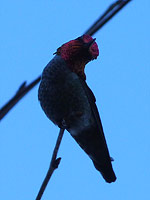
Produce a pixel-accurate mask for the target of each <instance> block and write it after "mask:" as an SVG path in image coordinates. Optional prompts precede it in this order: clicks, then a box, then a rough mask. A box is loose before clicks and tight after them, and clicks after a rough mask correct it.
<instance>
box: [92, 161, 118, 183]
mask: <svg viewBox="0 0 150 200" xmlns="http://www.w3.org/2000/svg"><path fill="white" fill-rule="evenodd" d="M93 164H94V166H95V168H96V169H97V170H98V171H99V172H100V173H101V174H102V176H103V178H104V179H105V181H106V182H107V183H111V182H115V181H116V175H115V173H114V171H113V169H112V166H111V165H105V166H102V165H100V164H98V163H96V162H95V161H93Z"/></svg>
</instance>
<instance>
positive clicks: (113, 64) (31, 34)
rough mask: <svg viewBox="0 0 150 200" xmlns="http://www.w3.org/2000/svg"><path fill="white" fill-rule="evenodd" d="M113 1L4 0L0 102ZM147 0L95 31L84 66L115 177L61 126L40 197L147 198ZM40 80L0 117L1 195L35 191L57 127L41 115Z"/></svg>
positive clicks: (27, 195) (23, 199)
mask: <svg viewBox="0 0 150 200" xmlns="http://www.w3.org/2000/svg"><path fill="white" fill-rule="evenodd" d="M111 3H112V1H111V0H107V1H98V0H93V1H92V2H91V1H85V0H82V1H78V2H77V1H76V0H72V1H68V0H64V1H54V0H44V1H40V0H36V1H35V0H32V1H29V0H26V1H19V0H14V1H10V0H5V1H4V0H2V2H1V8H0V24H1V31H0V38H1V45H0V60H1V67H0V74H1V76H0V77H1V78H0V105H1V106H2V105H3V104H4V103H5V102H6V101H7V100H8V99H10V98H11V97H12V95H14V93H15V92H16V91H17V89H18V87H19V86H20V84H21V83H22V82H23V81H24V80H27V81H28V83H29V82H30V81H32V80H33V79H35V78H36V77H37V76H38V75H39V74H41V72H42V70H43V68H44V67H45V65H46V64H47V63H48V62H49V60H51V59H52V57H53V55H52V54H53V53H54V52H55V50H56V49H57V48H58V47H59V46H60V45H61V44H63V43H65V42H67V41H69V40H70V39H74V38H76V37H78V36H80V35H81V34H83V33H84V32H85V31H86V30H87V29H88V28H89V26H90V25H91V24H92V23H93V22H94V21H95V20H96V19H97V18H98V17H99V16H100V15H101V14H102V13H103V12H104V10H105V9H106V8H107V7H108V6H109V5H110V4H111ZM149 7H150V1H149V0H145V1H132V2H131V3H130V4H128V5H127V6H126V7H125V8H124V9H123V10H122V11H121V12H120V13H119V14H117V15H116V16H115V17H114V18H113V19H112V20H111V21H110V22H108V23H107V25H105V26H104V27H103V28H102V29H101V30H100V31H99V32H97V33H96V34H95V35H94V37H96V39H97V40H96V41H97V43H98V45H99V49H100V56H99V57H98V59H97V60H95V61H93V62H91V63H89V64H88V65H87V67H86V75H87V83H88V85H89V86H90V88H91V89H92V90H93V92H94V94H95V96H96V99H97V106H98V109H99V111H100V115H101V119H102V123H103V127H104V132H105V136H106V139H107V143H108V146H109V151H110V154H111V156H112V157H113V158H114V159H115V161H114V162H113V166H114V170H115V172H116V175H117V181H116V182H115V183H113V184H107V183H105V181H104V180H103V179H102V177H101V175H100V174H99V173H98V172H97V171H96V170H95V168H94V167H93V164H92V162H91V160H90V159H89V158H88V156H87V155H86V154H85V153H84V152H83V151H82V150H81V149H80V147H79V146H78V145H77V144H76V142H75V141H74V140H73V139H72V137H71V136H70V135H69V133H68V132H65V135H64V138H63V141H62V144H61V147H60V151H59V156H61V157H62V161H61V163H60V165H59V168H58V170H57V171H55V173H54V174H53V176H52V179H51V181H50V182H49V185H48V187H47V189H46V191H45V193H44V196H43V200H48V199H55V200H58V199H64V200H70V199H71V200H74V199H78V200H84V199H86V200H91V199H95V200H99V199H104V200H110V199H111V200H112V199H115V200H126V199H128V200H132V199H136V200H138V199H140V200H141V199H144V200H147V199H149V179H150V153H149V152H150V78H149V77H150V56H149V52H150V37H149V36H150V28H149V26H150V21H149V19H150V15H149V14H148V13H149ZM37 90H38V86H37V87H36V88H34V89H33V90H32V91H31V92H30V93H29V94H28V95H27V96H25V97H24V98H23V100H22V101H20V102H19V103H18V105H17V106H16V107H15V108H14V109H12V110H11V112H10V113H9V114H8V115H7V116H6V117H5V118H4V119H3V120H2V121H1V124H0V158H1V161H0V177H1V178H0V196H1V199H3V200H10V199H19V200H27V199H28V200H29V199H35V197H36V195H37V192H38V190H39V188H40V185H41V183H42V181H43V178H44V176H45V174H46V172H47V169H48V166H49V161H50V159H51V154H52V151H53V148H54V145H55V142H56V138H57V135H58V131H59V129H58V128H57V127H56V126H54V125H53V124H52V122H50V121H49V120H48V119H47V118H46V116H45V115H44V113H43V111H42V109H41V107H40V105H39V102H38V99H37Z"/></svg>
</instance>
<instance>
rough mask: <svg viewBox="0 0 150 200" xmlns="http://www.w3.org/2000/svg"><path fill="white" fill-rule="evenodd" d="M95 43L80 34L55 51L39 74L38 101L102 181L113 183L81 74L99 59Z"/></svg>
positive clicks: (100, 131) (91, 96)
mask: <svg viewBox="0 0 150 200" xmlns="http://www.w3.org/2000/svg"><path fill="white" fill-rule="evenodd" d="M95 40H96V39H93V38H92V37H91V36H90V35H86V34H84V35H82V36H81V37H78V38H76V39H74V40H71V41H69V42H67V43H65V44H63V45H62V46H61V47H59V48H58V49H57V51H56V52H55V53H54V55H55V56H54V58H53V59H52V60H51V61H50V62H49V63H48V64H47V66H46V67H45V68H44V70H43V73H42V78H41V82H40V86H39V90H38V99H39V101H40V104H41V107H42V109H43V110H44V112H45V114H46V115H47V117H48V118H49V119H50V120H51V121H52V122H53V123H54V124H55V125H57V126H58V127H60V128H65V129H66V130H67V131H68V132H69V133H70V134H71V136H72V137H73V138H74V139H75V141H76V142H77V143H78V144H79V146H80V147H81V148H82V149H83V150H84V151H85V153H87V154H88V156H89V157H90V158H91V160H92V162H93V164H94V166H95V168H96V169H97V170H98V171H99V172H100V173H101V175H102V176H103V178H104V179H105V181H106V182H108V183H111V182H114V181H115V180H116V175H115V173H114V171H113V168H112V163H111V162H112V158H111V157H110V154H109V150H108V147H107V143H106V139H105V136H104V131H103V127H102V123H101V119H100V115H99V112H98V109H97V106H96V99H95V96H94V94H93V92H92V91H91V89H90V88H89V87H88V85H87V83H86V75H85V72H84V69H85V66H86V64H87V63H88V62H90V61H92V60H94V59H97V57H98V55H99V49H98V45H97V43H96V42H95Z"/></svg>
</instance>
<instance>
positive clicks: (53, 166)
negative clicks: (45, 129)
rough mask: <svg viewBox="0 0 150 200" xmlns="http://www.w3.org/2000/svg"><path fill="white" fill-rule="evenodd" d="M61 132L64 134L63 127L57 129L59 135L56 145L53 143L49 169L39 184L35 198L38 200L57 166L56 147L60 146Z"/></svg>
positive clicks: (58, 161) (58, 160)
mask: <svg viewBox="0 0 150 200" xmlns="http://www.w3.org/2000/svg"><path fill="white" fill-rule="evenodd" d="M63 134H64V129H60V131H59V135H58V138H57V142H56V145H55V148H54V151H53V155H52V159H51V162H50V166H49V169H48V172H47V174H46V177H45V179H44V181H43V183H42V185H41V188H40V191H39V193H38V195H37V197H36V200H40V199H41V197H42V195H43V193H44V191H45V189H46V186H47V184H48V182H49V180H50V178H51V176H52V174H53V172H54V170H55V169H57V168H58V165H59V163H60V160H61V158H57V153H58V149H59V146H60V143H61V140H62V137H63Z"/></svg>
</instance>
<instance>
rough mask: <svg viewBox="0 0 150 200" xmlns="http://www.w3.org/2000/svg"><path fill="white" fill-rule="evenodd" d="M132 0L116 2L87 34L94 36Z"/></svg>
mask: <svg viewBox="0 0 150 200" xmlns="http://www.w3.org/2000/svg"><path fill="white" fill-rule="evenodd" d="M130 1H131V0H122V1H120V0H119V1H116V2H115V3H113V4H112V5H110V6H109V8H108V9H107V10H106V11H105V12H104V14H103V15H101V16H100V17H99V19H98V20H97V21H96V22H95V23H94V24H93V25H92V26H91V27H90V28H89V29H88V30H87V31H86V32H85V34H88V35H91V36H92V35H94V34H95V33H96V32H97V31H98V30H99V29H100V28H102V26H104V25H105V24H106V23H107V22H108V21H109V20H110V19H111V18H112V17H113V16H114V15H115V14H116V13H118V12H119V11H120V10H121V9H122V8H123V7H124V6H125V5H127V4H128V3H129V2H130Z"/></svg>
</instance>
